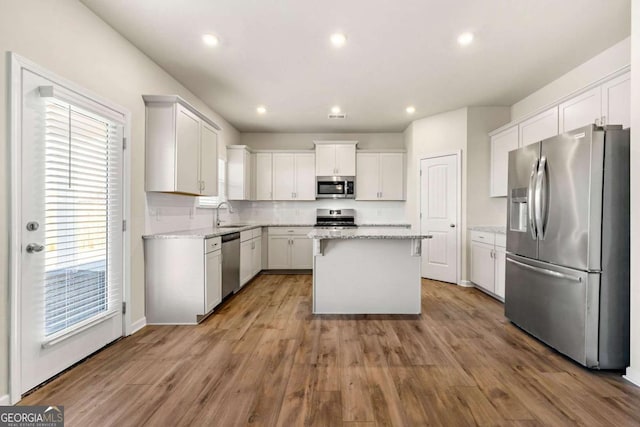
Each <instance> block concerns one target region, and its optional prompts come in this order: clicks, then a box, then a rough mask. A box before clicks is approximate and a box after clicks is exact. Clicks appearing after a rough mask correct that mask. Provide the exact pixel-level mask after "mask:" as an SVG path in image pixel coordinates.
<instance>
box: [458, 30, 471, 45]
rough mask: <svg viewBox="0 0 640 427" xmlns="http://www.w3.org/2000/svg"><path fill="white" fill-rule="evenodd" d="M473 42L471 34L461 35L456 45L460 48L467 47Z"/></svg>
mask: <svg viewBox="0 0 640 427" xmlns="http://www.w3.org/2000/svg"><path fill="white" fill-rule="evenodd" d="M472 41H473V33H469V32H466V33H462V34H460V35H459V36H458V44H459V45H460V46H467V45H468V44H470V43H471V42H472Z"/></svg>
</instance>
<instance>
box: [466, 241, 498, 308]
mask: <svg viewBox="0 0 640 427" xmlns="http://www.w3.org/2000/svg"><path fill="white" fill-rule="evenodd" d="M470 235H471V244H470V246H471V272H470V274H471V282H473V284H474V285H476V286H477V287H479V288H480V289H482V290H484V291H486V292H488V293H490V294H491V295H493V296H497V297H498V298H499V299H501V300H504V278H505V263H506V252H505V248H506V236H505V235H504V234H497V233H496V234H494V233H488V232H483V231H475V230H472V231H471V232H470Z"/></svg>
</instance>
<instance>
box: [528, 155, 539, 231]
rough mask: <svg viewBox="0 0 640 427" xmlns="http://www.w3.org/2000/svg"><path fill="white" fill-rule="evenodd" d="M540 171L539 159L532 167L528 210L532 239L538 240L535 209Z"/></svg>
mask: <svg viewBox="0 0 640 427" xmlns="http://www.w3.org/2000/svg"><path fill="white" fill-rule="evenodd" d="M537 171H538V159H536V160H535V162H533V165H532V166H531V176H530V177H529V188H528V189H527V210H528V214H529V231H530V232H531V238H532V239H533V240H536V239H537V238H538V231H537V230H536V221H535V209H534V202H535V200H534V191H535V185H536V181H535V179H536V172H537Z"/></svg>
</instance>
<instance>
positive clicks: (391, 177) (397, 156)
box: [356, 153, 404, 200]
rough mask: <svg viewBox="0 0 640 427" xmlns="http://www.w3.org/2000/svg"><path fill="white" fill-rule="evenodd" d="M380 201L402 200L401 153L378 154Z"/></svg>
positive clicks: (402, 158)
mask: <svg viewBox="0 0 640 427" xmlns="http://www.w3.org/2000/svg"><path fill="white" fill-rule="evenodd" d="M357 190H358V189H357V188H356V191H357ZM380 200H404V154H403V153H380Z"/></svg>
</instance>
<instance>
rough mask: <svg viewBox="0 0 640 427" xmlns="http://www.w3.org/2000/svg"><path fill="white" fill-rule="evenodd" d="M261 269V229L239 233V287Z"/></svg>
mask: <svg viewBox="0 0 640 427" xmlns="http://www.w3.org/2000/svg"><path fill="white" fill-rule="evenodd" d="M261 270H262V229H261V228H254V229H253V230H247V231H243V232H241V233H240V287H242V286H244V285H245V284H246V283H247V282H249V280H251V279H253V278H254V277H255V275H256V274H258V273H260V271H261Z"/></svg>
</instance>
